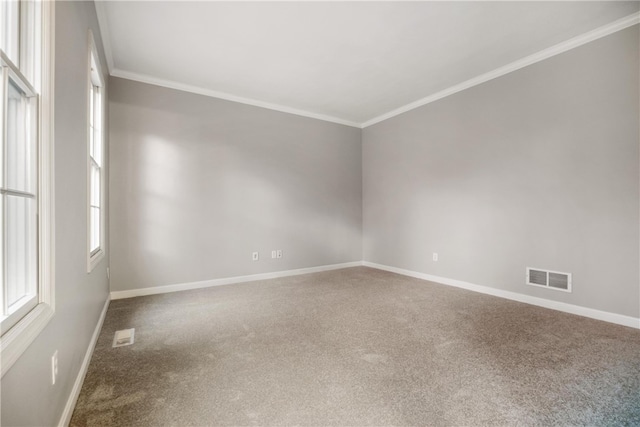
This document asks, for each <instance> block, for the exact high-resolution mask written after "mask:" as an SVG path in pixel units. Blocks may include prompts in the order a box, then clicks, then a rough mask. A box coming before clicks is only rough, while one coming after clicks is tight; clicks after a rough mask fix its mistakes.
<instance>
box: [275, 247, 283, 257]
mask: <svg viewBox="0 0 640 427" xmlns="http://www.w3.org/2000/svg"><path fill="white" fill-rule="evenodd" d="M276 257H277V258H282V249H278V250H277V251H276Z"/></svg>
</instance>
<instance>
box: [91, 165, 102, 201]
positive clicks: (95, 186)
mask: <svg viewBox="0 0 640 427" xmlns="http://www.w3.org/2000/svg"><path fill="white" fill-rule="evenodd" d="M90 205H91V206H95V207H100V168H99V167H97V166H96V164H95V163H94V162H91V200H90Z"/></svg>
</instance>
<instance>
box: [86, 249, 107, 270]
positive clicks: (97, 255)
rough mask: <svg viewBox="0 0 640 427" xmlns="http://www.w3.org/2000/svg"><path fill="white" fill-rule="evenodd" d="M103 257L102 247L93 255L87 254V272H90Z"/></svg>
mask: <svg viewBox="0 0 640 427" xmlns="http://www.w3.org/2000/svg"><path fill="white" fill-rule="evenodd" d="M103 258H104V249H102V248H100V250H99V251H98V252H96V253H95V254H93V255H89V261H88V262H87V273H91V272H92V271H93V269H94V268H95V267H96V265H98V264H99V263H100V261H102V259H103Z"/></svg>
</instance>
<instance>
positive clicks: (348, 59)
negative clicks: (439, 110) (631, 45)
mask: <svg viewBox="0 0 640 427" xmlns="http://www.w3.org/2000/svg"><path fill="white" fill-rule="evenodd" d="M639 6H640V3H638V2H611V1H605V2H301V1H300V2H187V1H173V2H165V1H142V2H137V1H106V2H99V3H97V10H98V17H99V19H100V27H101V31H102V37H103V40H105V48H106V50H107V56H108V62H109V63H110V64H109V65H110V72H111V74H112V75H116V76H121V77H128V78H132V79H136V80H141V81H147V82H152V83H156V84H161V85H165V86H169V87H176V88H182V89H186V90H191V91H194V92H199V93H205V94H209V95H213V96H218V97H221V98H225V99H232V100H236V101H240V102H246V103H250V104H254V105H261V106H266V107H270V108H275V109H279V110H282V111H290V112H294V113H296V114H302V115H307V116H311V117H319V118H323V119H326V120H331V121H336V122H339V123H345V124H350V125H356V126H361V125H363V124H365V125H367V124H370V123H373V122H375V121H377V120H380V119H381V118H384V117H386V116H389V115H392V114H394V111H400V110H402V109H403V107H405V106H407V104H412V103H414V105H416V104H420V102H421V101H420V100H423V99H424V98H428V97H430V96H431V97H433V96H434V94H436V96H437V94H438V93H441V91H445V92H442V93H446V91H447V89H448V88H451V87H456V85H459V84H460V83H462V82H465V81H467V80H469V79H473V78H475V77H477V76H479V75H482V74H484V73H489V72H491V71H492V70H495V69H497V68H500V67H504V66H505V65H507V64H510V63H513V62H514V61H518V60H520V59H522V58H524V57H527V56H529V55H533V54H535V53H537V52H540V51H542V50H544V49H548V48H550V47H552V46H554V45H558V44H559V43H562V42H564V41H566V40H568V39H571V38H573V37H576V36H579V35H581V34H584V33H586V32H589V31H591V30H594V29H596V28H598V27H601V26H603V25H606V24H609V23H611V22H613V21H616V20H618V19H620V18H623V17H625V16H628V15H631V14H633V13H636V12H637V11H638V9H639ZM636 18H637V16H636ZM635 22H637V19H636V21H635ZM423 103H424V102H423ZM398 109H400V110H398ZM404 109H408V107H405V108H404Z"/></svg>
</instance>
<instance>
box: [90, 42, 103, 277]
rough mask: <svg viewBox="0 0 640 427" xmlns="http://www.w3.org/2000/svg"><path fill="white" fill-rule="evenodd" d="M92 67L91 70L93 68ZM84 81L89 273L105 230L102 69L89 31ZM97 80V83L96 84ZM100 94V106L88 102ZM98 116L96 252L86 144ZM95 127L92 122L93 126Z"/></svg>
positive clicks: (100, 250)
mask: <svg viewBox="0 0 640 427" xmlns="http://www.w3.org/2000/svg"><path fill="white" fill-rule="evenodd" d="M94 67H95V68H94ZM87 70H88V78H87V81H88V83H87V273H91V271H92V270H93V269H94V268H95V266H96V265H98V264H99V263H100V261H102V259H103V258H104V256H105V237H106V236H105V235H106V233H105V228H106V222H105V217H106V210H105V200H106V199H105V182H104V181H105V173H104V171H105V166H106V159H105V156H104V154H105V147H104V145H105V144H104V141H105V129H104V123H105V98H106V97H105V96H104V95H105V91H104V87H105V84H104V76H103V74H102V66H101V65H100V56H99V55H98V49H97V48H96V44H95V40H94V38H93V33H92V32H91V30H89V49H88V65H87ZM96 80H97V81H96ZM96 88H98V89H97V90H99V91H100V103H99V104H96V103H95V102H92V100H93V97H92V93H93V91H95V90H96ZM96 106H98V108H99V111H95V109H96ZM96 113H97V114H99V115H100V128H99V129H98V131H99V138H100V153H99V156H100V159H101V165H100V168H99V169H100V172H99V173H100V189H99V191H100V206H99V209H100V224H99V227H100V231H99V235H100V237H99V239H100V244H99V245H98V247H97V248H96V249H93V250H92V248H91V236H92V233H93V229H92V227H93V222H92V220H91V208H92V204H91V201H92V191H93V190H92V185H91V184H92V181H91V165H92V163H94V160H93V158H92V157H91V149H90V145H91V142H92V139H93V138H95V135H96V134H95V132H94V129H93V128H92V126H91V123H92V122H94V121H95V114H96ZM94 125H95V123H94Z"/></svg>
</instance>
